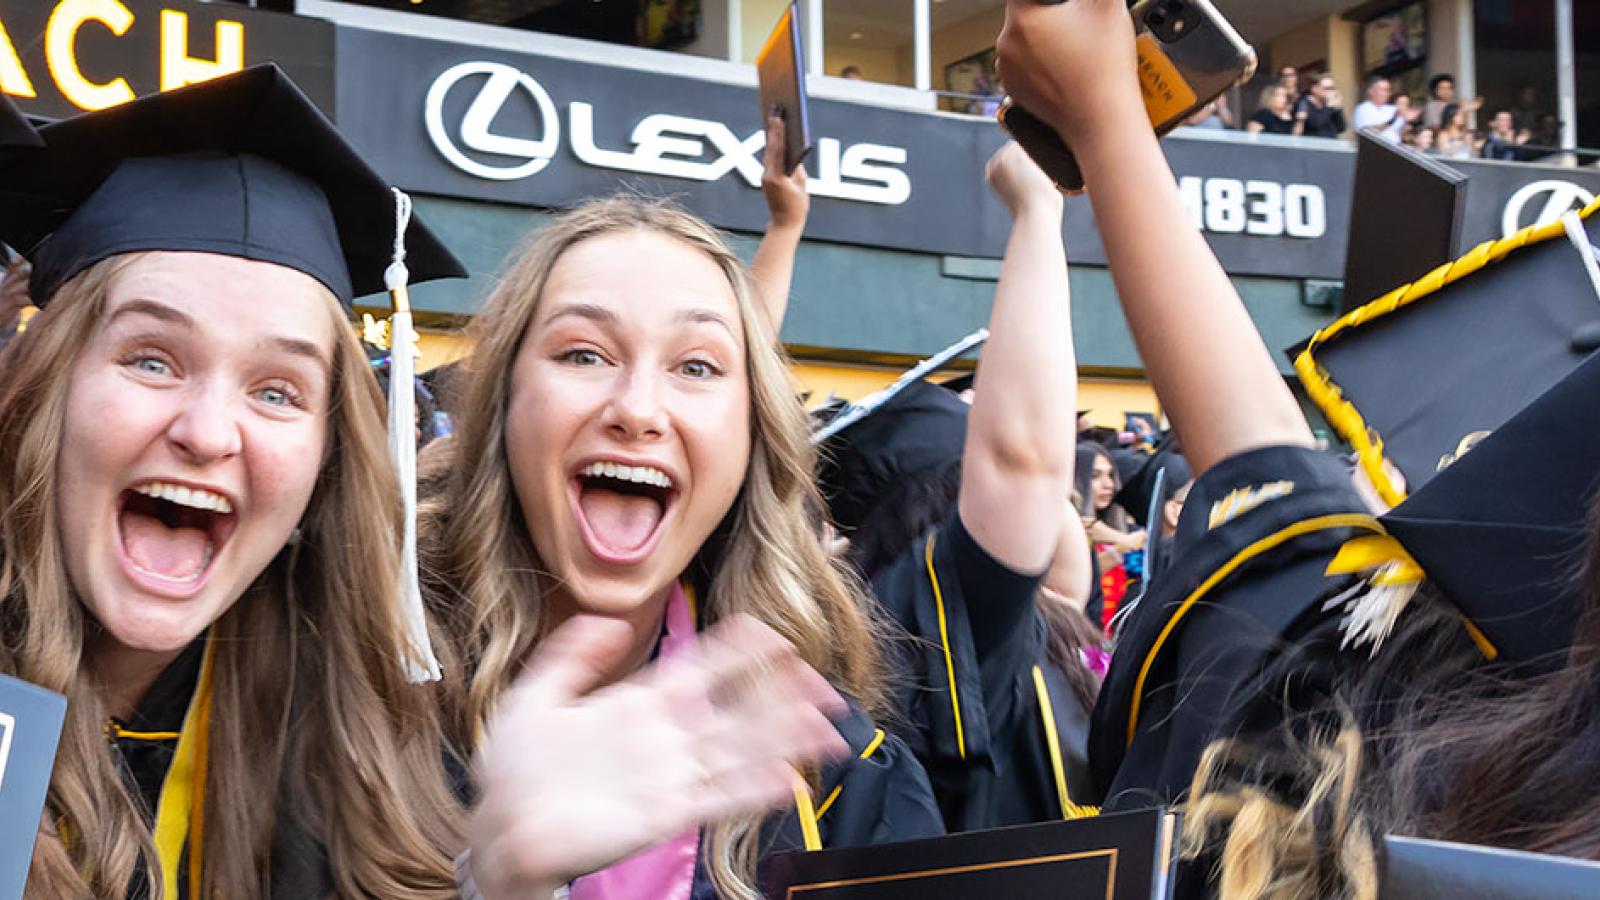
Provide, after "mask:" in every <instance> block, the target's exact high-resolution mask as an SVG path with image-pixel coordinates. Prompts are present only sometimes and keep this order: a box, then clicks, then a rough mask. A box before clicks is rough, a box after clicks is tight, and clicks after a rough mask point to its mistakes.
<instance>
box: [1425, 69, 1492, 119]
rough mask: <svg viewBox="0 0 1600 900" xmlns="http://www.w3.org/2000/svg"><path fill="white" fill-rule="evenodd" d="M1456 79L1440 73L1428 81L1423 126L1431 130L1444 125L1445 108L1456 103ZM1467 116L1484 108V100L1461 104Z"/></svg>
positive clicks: (1448, 74)
mask: <svg viewBox="0 0 1600 900" xmlns="http://www.w3.org/2000/svg"><path fill="white" fill-rule="evenodd" d="M1456 102H1457V100H1456V77H1455V76H1454V75H1451V74H1450V73H1449V72H1440V73H1439V74H1438V75H1435V76H1433V77H1432V78H1430V79H1428V102H1427V103H1425V104H1423V107H1422V124H1424V125H1426V126H1428V127H1429V128H1438V127H1439V126H1440V125H1443V124H1444V108H1445V107H1447V106H1449V105H1450V104H1452V103H1456ZM1460 106H1461V108H1462V109H1465V110H1466V111H1467V114H1468V115H1469V116H1470V115H1471V114H1473V113H1475V112H1477V111H1478V110H1479V109H1481V108H1482V107H1483V98H1482V97H1478V98H1476V99H1474V100H1469V101H1467V102H1466V103H1461V104H1460Z"/></svg>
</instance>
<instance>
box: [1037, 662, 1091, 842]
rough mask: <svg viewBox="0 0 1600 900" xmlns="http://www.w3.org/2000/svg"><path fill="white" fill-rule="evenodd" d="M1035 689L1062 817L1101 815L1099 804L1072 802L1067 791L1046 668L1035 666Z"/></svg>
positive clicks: (1064, 768)
mask: <svg viewBox="0 0 1600 900" xmlns="http://www.w3.org/2000/svg"><path fill="white" fill-rule="evenodd" d="M1033 689H1034V690H1035V691H1036V692H1037V693H1038V695H1039V716H1040V718H1042V719H1044V740H1045V744H1046V746H1048V747H1049V748H1050V772H1051V774H1052V775H1053V776H1055V781H1056V799H1057V800H1060V801H1061V818H1063V819H1085V818H1088V817H1090V816H1098V815H1100V808H1099V807H1097V806H1079V805H1078V804H1076V803H1073V802H1072V795H1071V794H1070V793H1068V791H1067V768H1066V765H1065V764H1063V763H1062V761H1061V735H1060V733H1059V732H1058V731H1057V730H1056V711H1055V707H1054V706H1052V705H1051V703H1050V689H1049V688H1047V687H1045V683H1044V669H1042V668H1040V667H1039V666H1034V667H1033Z"/></svg>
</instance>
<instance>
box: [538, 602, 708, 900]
mask: <svg viewBox="0 0 1600 900" xmlns="http://www.w3.org/2000/svg"><path fill="white" fill-rule="evenodd" d="M694 642H695V628H694V614H693V612H691V611H690V609H689V599H688V597H686V596H685V595H684V592H683V585H681V584H678V585H674V586H673V588H672V596H671V597H669V598H668V599H667V633H666V634H665V635H663V636H662V638H661V650H660V653H659V658H661V659H666V658H667V657H669V656H672V655H673V654H675V653H681V652H682V651H684V650H685V649H687V648H689V647H692V646H694ZM699 851H700V829H698V828H691V829H689V830H688V831H685V832H684V833H682V834H680V835H678V836H677V837H675V838H672V839H670V840H667V841H663V842H662V843H660V844H657V845H655V846H654V847H651V848H649V849H647V850H641V851H639V852H638V853H635V854H634V855H632V856H630V857H628V858H627V859H624V860H622V861H621V862H619V863H616V864H614V865H612V866H610V867H608V868H604V869H601V870H600V871H598V872H595V873H594V874H592V875H585V876H584V877H582V878H579V879H578V880H577V881H574V882H573V883H572V893H571V895H570V896H571V900H657V898H659V900H689V895H690V893H691V892H692V891H693V889H694V864H695V859H696V857H697V855H698V854H699Z"/></svg>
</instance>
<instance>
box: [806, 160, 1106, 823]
mask: <svg viewBox="0 0 1600 900" xmlns="http://www.w3.org/2000/svg"><path fill="white" fill-rule="evenodd" d="M988 179H989V183H990V186H991V187H992V188H993V189H994V191H995V193H996V194H997V195H998V196H999V197H1000V199H1001V200H1002V201H1004V202H1005V204H1006V206H1007V207H1008V208H1009V209H1010V210H1011V213H1012V216H1013V225H1012V231H1011V238H1010V242H1009V243H1008V245H1007V248H1006V256H1005V261H1004V263H1003V267H1002V270H1001V277H1000V284H999V286H998V288H997V289H996V292H995V300H994V308H993V312H992V313H991V319H990V326H989V330H990V337H989V340H988V344H987V346H986V347H985V349H984V354H983V357H982V359H981V361H980V362H979V364H978V372H977V380H976V385H975V389H976V393H975V396H974V398H973V401H972V406H971V412H970V416H969V415H968V412H967V407H966V406H965V404H963V403H962V402H961V400H960V399H958V398H957V397H956V395H955V394H954V393H952V392H950V391H947V390H945V389H944V388H940V387H935V386H933V385H930V384H927V383H924V382H915V383H913V384H911V385H910V386H909V387H908V388H907V389H906V390H905V391H904V392H902V394H901V395H900V396H897V397H895V398H894V399H892V400H890V401H889V402H888V403H887V404H886V405H885V407H884V408H882V409H880V410H878V411H877V412H876V413H875V414H874V415H871V416H868V417H867V418H866V419H865V420H863V421H862V422H859V423H857V424H855V425H853V426H850V427H849V428H846V429H845V430H844V431H842V432H841V433H840V434H839V435H838V436H837V437H836V438H835V439H834V440H833V442H832V444H831V446H830V447H829V448H828V450H827V454H828V456H829V457H830V463H829V465H828V466H826V467H825V468H824V470H823V473H822V481H823V484H824V492H825V494H826V495H827V496H828V497H829V500H830V510H831V512H832V514H833V518H834V521H835V522H836V523H837V524H838V525H839V527H840V528H841V530H842V532H843V533H845V534H846V535H847V536H849V537H850V539H851V542H850V549H849V552H848V556H849V558H850V559H851V560H852V561H853V562H854V563H855V565H856V566H857V567H858V569H859V570H860V571H861V572H862V574H863V575H864V576H866V577H868V578H870V579H871V583H872V588H873V593H874V594H875V595H876V596H877V598H878V600H879V602H880V604H881V605H882V606H883V608H884V611H885V612H886V613H887V614H888V616H889V617H890V618H891V619H892V620H893V621H894V623H895V624H896V625H897V626H898V628H899V629H900V630H901V631H902V632H904V633H905V635H906V636H908V637H909V639H903V640H900V641H897V642H896V643H895V644H894V645H893V646H894V647H895V650H896V659H897V662H898V664H899V672H898V673H897V674H899V675H901V676H902V677H901V678H900V687H899V688H898V690H899V696H898V700H899V708H900V709H901V710H902V711H903V718H904V719H905V727H906V729H907V731H906V735H907V739H908V741H909V742H910V743H911V745H912V747H913V749H914V750H915V751H916V752H917V755H918V758H920V759H921V760H922V761H923V764H924V765H925V766H926V767H927V768H928V772H929V775H930V776H931V777H932V779H933V783H934V790H935V793H936V794H937V795H938V797H939V806H940V809H941V811H942V812H943V814H944V818H945V824H946V826H947V827H948V828H949V829H950V830H951V831H970V830H975V829H980V828H992V827H997V826H1001V825H1015V824H1022V823H1027V822H1040V821H1048V820H1051V819H1056V818H1061V817H1072V816H1078V815H1083V814H1085V813H1086V812H1087V810H1085V809H1084V808H1083V807H1082V805H1081V804H1082V802H1083V801H1082V799H1081V798H1084V797H1086V796H1087V795H1088V794H1089V792H1090V789H1089V782H1088V778H1087V775H1088V773H1087V768H1086V765H1085V762H1084V752H1085V750H1084V748H1085V742H1086V736H1087V711H1088V708H1089V706H1090V704H1091V703H1092V702H1093V694H1094V689H1095V687H1096V680H1097V679H1096V678H1095V677H1094V676H1093V675H1092V673H1091V672H1090V670H1089V668H1088V667H1087V666H1086V665H1085V659H1084V658H1083V652H1084V651H1086V650H1087V651H1092V650H1093V649H1095V644H1096V641H1095V634H1096V631H1095V629H1094V628H1093V627H1092V626H1090V625H1089V624H1088V623H1087V622H1086V621H1084V620H1083V613H1082V609H1083V604H1084V602H1085V601H1086V599H1087V597H1088V595H1089V579H1090V571H1091V563H1090V560H1089V544H1088V540H1087V539H1086V537H1085V535H1084V531H1083V527H1082V525H1081V524H1080V522H1079V521H1078V519H1077V516H1076V514H1075V512H1074V511H1073V509H1072V506H1071V504H1070V503H1069V502H1068V498H1069V495H1070V493H1071V490H1072V481H1073V473H1074V454H1075V441H1074V431H1075V428H1076V416H1075V414H1074V412H1073V411H1074V409H1075V408H1076V405H1075V396H1076V393H1077V370H1076V364H1075V362H1074V355H1073V346H1072V327H1071V307H1070V303H1069V298H1068V288H1067V262H1066V254H1065V251H1064V248H1063V246H1062V240H1061V217H1062V215H1063V202H1062V199H1061V195H1060V194H1059V193H1058V192H1057V191H1056V189H1055V188H1054V186H1053V185H1052V184H1051V183H1050V180H1049V179H1048V178H1046V177H1045V175H1044V173H1043V172H1041V171H1040V170H1039V168H1038V167H1037V166H1036V165H1034V163H1033V162H1032V160H1030V159H1028V157H1027V155H1026V154H1025V153H1024V152H1023V151H1022V150H1021V149H1020V148H1019V147H1017V146H1016V145H1014V144H1007V145H1006V146H1005V147H1003V148H1002V149H1001V150H1000V151H999V152H998V153H996V154H995V156H994V158H993V159H992V160H991V161H990V163H989V169H988ZM1047 570H1050V574H1051V575H1052V576H1053V577H1052V581H1051V583H1052V584H1053V585H1055V586H1056V591H1055V593H1056V594H1057V595H1058V596H1059V595H1064V598H1063V599H1053V598H1050V597H1049V595H1045V594H1043V593H1042V591H1041V588H1042V586H1043V577H1044V576H1045V574H1046V572H1047Z"/></svg>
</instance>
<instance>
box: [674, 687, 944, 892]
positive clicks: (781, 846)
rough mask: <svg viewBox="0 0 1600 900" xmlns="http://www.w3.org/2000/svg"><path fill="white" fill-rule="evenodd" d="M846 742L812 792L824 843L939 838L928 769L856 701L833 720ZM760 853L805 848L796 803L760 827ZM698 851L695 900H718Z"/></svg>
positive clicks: (835, 845)
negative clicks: (846, 752)
mask: <svg viewBox="0 0 1600 900" xmlns="http://www.w3.org/2000/svg"><path fill="white" fill-rule="evenodd" d="M834 724H835V725H836V726H838V729H839V733H840V734H841V735H843V737H844V739H845V741H846V742H847V743H848V744H849V745H850V755H849V756H848V757H847V758H845V759H844V760H843V761H841V762H837V763H833V764H831V765H828V766H824V767H823V769H822V772H821V777H820V779H819V786H820V790H818V792H817V795H816V803H815V808H816V813H817V831H818V833H819V835H820V836H821V839H822V847H823V849H825V850H834V849H837V848H840V847H860V846H864V845H868V844H885V843H890V842H892V841H909V840H915V839H917V838H925V837H938V836H939V835H942V834H944V825H943V823H942V822H941V821H940V819H939V809H938V807H937V806H936V805H935V804H934V801H933V789H932V788H930V787H929V786H928V776H927V775H926V774H925V773H924V772H923V770H922V766H921V765H919V764H918V763H917V760H916V757H915V756H913V755H912V754H911V751H910V750H908V749H907V748H906V745H905V744H904V743H903V742H902V741H901V740H900V739H899V738H897V737H895V736H894V735H892V734H887V733H886V732H884V731H883V729H881V728H878V727H877V726H876V725H875V724H873V721H872V718H871V717H870V716H868V715H867V714H866V713H865V712H863V711H862V710H861V708H860V707H858V706H856V705H855V704H854V703H851V704H850V711H849V713H848V714H847V715H846V716H845V717H844V718H843V719H841V720H839V721H837V722H835V723H834ZM761 839H762V853H761V855H762V857H763V858H765V857H767V856H770V855H772V854H775V853H784V852H788V851H791V850H804V849H806V846H805V837H804V832H803V831H802V830H801V824H800V817H799V814H798V813H797V812H796V810H794V809H790V810H789V811H788V812H786V813H784V814H782V815H780V816H774V817H772V818H771V819H769V820H768V821H767V822H766V824H765V825H764V827H763V828H762V835H761ZM705 862H706V860H705V854H704V853H703V852H702V853H701V854H700V856H699V858H698V859H697V860H696V861H695V873H694V888H693V890H692V892H691V894H690V897H691V898H692V900H716V898H717V894H716V891H715V890H714V889H713V887H712V885H711V876H710V874H709V872H708V871H707V870H706V867H705Z"/></svg>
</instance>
